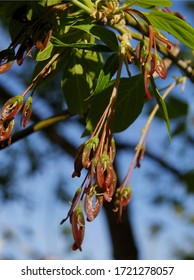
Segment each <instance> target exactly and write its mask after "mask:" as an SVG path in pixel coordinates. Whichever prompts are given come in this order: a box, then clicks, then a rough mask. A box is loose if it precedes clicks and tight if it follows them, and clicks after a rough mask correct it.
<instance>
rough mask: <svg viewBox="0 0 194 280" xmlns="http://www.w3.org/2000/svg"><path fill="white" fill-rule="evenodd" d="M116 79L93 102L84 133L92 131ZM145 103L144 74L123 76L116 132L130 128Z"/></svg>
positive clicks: (117, 110) (120, 86)
mask: <svg viewBox="0 0 194 280" xmlns="http://www.w3.org/2000/svg"><path fill="white" fill-rule="evenodd" d="M114 84H115V80H113V81H111V82H110V84H109V86H107V87H106V88H105V89H104V90H103V91H102V92H101V93H99V94H98V95H96V96H95V97H94V99H93V102H92V104H91V108H90V111H89V114H88V118H87V124H86V130H85V133H84V134H87V133H91V132H92V131H93V130H94V128H95V126H96V124H97V122H98V121H99V119H100V117H101V115H102V114H103V112H104V110H105V108H106V106H107V105H108V102H109V100H110V97H111V94H112V90H113V87H114ZM143 105H144V85H143V76H142V74H140V75H136V76H133V77H131V78H121V80H120V85H119V90H118V97H117V101H116V107H115V117H114V124H113V131H114V132H121V131H123V130H125V129H126V128H128V127H129V126H130V125H131V124H132V123H133V122H134V121H135V120H136V118H137V117H138V116H139V114H140V113H141V111H142V108H143Z"/></svg>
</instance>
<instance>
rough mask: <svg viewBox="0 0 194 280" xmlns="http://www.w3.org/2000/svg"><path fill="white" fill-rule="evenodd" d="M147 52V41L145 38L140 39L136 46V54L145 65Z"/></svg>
mask: <svg viewBox="0 0 194 280" xmlns="http://www.w3.org/2000/svg"><path fill="white" fill-rule="evenodd" d="M149 52H150V51H149V43H148V41H147V40H146V39H142V40H141V41H140V42H139V43H138V44H137V46H136V56H137V58H138V60H139V62H140V63H141V64H142V65H145V63H146V61H147V59H148V56H149Z"/></svg>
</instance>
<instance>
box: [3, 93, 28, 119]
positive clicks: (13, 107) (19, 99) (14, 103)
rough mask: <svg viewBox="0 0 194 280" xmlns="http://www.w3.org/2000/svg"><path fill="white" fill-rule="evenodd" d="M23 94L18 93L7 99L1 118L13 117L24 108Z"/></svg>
mask: <svg viewBox="0 0 194 280" xmlns="http://www.w3.org/2000/svg"><path fill="white" fill-rule="evenodd" d="M23 100H24V98H23V96H22V95H17V96H14V97H12V98H10V99H8V100H7V102H6V103H5V104H4V106H3V108H2V111H1V120H2V121H4V120H9V119H12V118H13V117H14V116H15V115H16V114H17V113H18V112H19V111H20V110H21V108H22V105H23Z"/></svg>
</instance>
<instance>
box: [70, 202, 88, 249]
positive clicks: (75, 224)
mask: <svg viewBox="0 0 194 280" xmlns="http://www.w3.org/2000/svg"><path fill="white" fill-rule="evenodd" d="M70 219H71V224H72V233H73V238H74V241H75V243H74V244H73V246H72V249H73V250H77V249H79V250H80V251H82V248H81V244H82V242H83V239H84V232H85V220H84V216H83V213H82V208H81V202H80V203H79V204H78V206H77V207H76V209H75V211H74V212H73V213H72V215H71V217H70Z"/></svg>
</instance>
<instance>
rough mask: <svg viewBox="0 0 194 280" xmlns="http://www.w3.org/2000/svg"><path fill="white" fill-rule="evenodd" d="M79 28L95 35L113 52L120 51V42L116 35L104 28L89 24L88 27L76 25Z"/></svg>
mask: <svg viewBox="0 0 194 280" xmlns="http://www.w3.org/2000/svg"><path fill="white" fill-rule="evenodd" d="M73 28H77V29H80V30H83V31H85V32H87V33H88V34H90V35H93V36H94V37H95V38H96V39H98V40H100V41H102V42H104V43H105V44H106V45H107V46H108V47H109V48H110V49H111V50H113V51H117V50H118V41H117V37H116V34H115V33H114V32H113V31H111V30H109V29H107V28H106V27H104V26H100V25H95V24H87V25H74V26H73Z"/></svg>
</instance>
